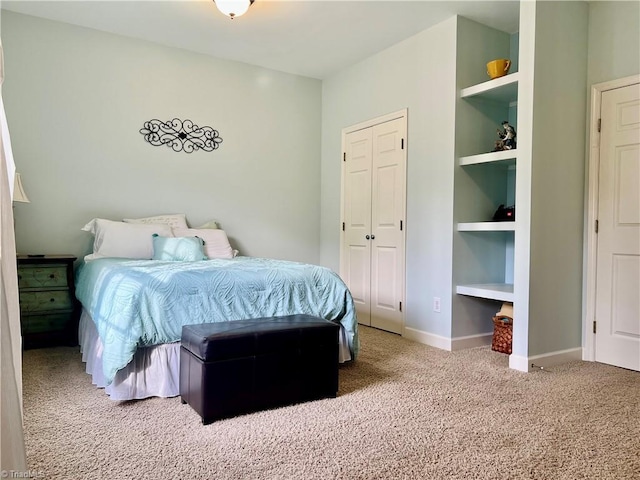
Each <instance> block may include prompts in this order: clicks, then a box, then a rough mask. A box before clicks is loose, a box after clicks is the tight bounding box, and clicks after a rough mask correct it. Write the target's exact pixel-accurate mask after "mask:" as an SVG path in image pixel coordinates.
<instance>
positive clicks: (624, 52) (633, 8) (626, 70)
mask: <svg viewBox="0 0 640 480" xmlns="http://www.w3.org/2000/svg"><path fill="white" fill-rule="evenodd" d="M588 72H589V73H588V84H589V85H592V84H594V83H601V82H606V81H609V80H615V79H618V78H623V77H628V76H630V75H635V74H638V73H640V2H638V1H606V2H589V70H588Z"/></svg>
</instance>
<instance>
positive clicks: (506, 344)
mask: <svg viewBox="0 0 640 480" xmlns="http://www.w3.org/2000/svg"><path fill="white" fill-rule="evenodd" d="M512 341H513V318H511V317H507V316H505V315H500V316H496V317H493V340H492V341H491V350H493V351H495V352H500V353H507V354H511V343H512Z"/></svg>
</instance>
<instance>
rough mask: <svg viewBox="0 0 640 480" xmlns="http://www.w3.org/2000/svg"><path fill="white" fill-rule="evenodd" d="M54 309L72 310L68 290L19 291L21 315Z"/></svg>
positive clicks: (71, 301)
mask: <svg viewBox="0 0 640 480" xmlns="http://www.w3.org/2000/svg"><path fill="white" fill-rule="evenodd" d="M56 310H67V311H71V310H73V300H72V298H71V294H70V292H69V290H57V291H56V290H51V291H48V292H20V313H22V314H23V315H24V314H28V313H36V312H51V311H56Z"/></svg>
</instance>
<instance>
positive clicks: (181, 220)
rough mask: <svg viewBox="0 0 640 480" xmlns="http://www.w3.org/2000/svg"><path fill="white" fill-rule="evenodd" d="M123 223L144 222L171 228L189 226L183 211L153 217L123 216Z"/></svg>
mask: <svg viewBox="0 0 640 480" xmlns="http://www.w3.org/2000/svg"><path fill="white" fill-rule="evenodd" d="M122 221H123V222H125V223H146V224H151V223H153V224H156V225H169V226H170V227H171V228H189V227H188V226H187V219H186V215H185V214H184V213H175V214H171V215H156V216H155V217H145V218H124V219H122Z"/></svg>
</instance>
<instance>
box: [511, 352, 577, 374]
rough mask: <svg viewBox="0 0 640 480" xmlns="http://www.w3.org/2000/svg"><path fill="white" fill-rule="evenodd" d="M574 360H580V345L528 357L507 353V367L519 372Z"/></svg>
mask: <svg viewBox="0 0 640 480" xmlns="http://www.w3.org/2000/svg"><path fill="white" fill-rule="evenodd" d="M574 360H582V347H578V348H569V349H567V350H558V351H557V352H549V353H543V354H541V355H532V356H530V357H521V356H518V355H514V354H511V355H509V368H512V369H514V370H519V371H521V372H530V371H532V370H537V369H538V368H539V367H542V368H549V367H553V366H554V365H561V364H563V363H567V362H573V361H574Z"/></svg>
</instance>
